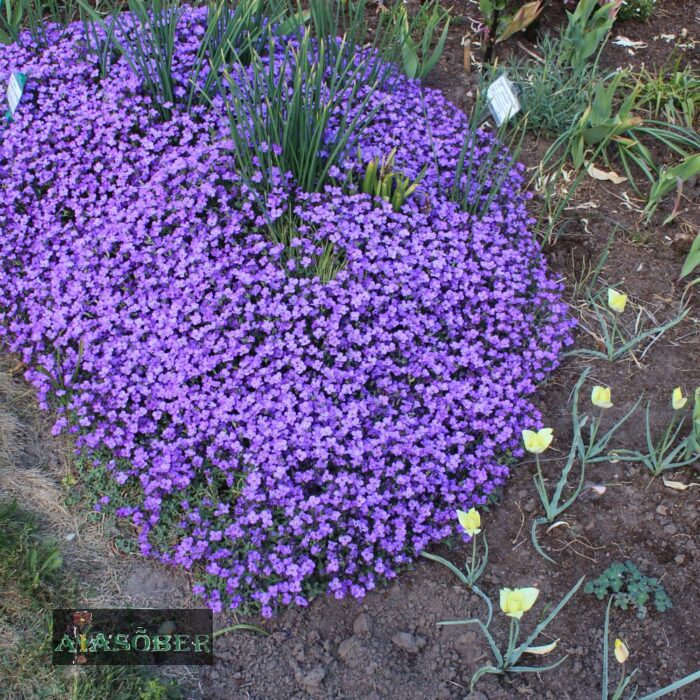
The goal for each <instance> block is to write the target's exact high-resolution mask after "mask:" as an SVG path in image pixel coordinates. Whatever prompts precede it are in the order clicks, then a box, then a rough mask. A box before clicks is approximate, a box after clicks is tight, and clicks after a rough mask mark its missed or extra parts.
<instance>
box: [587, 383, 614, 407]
mask: <svg viewBox="0 0 700 700" xmlns="http://www.w3.org/2000/svg"><path fill="white" fill-rule="evenodd" d="M591 403H592V404H593V405H594V406H598V407H599V408H612V405H613V404H612V401H611V400H610V387H604V386H594V387H593V392H592V393H591Z"/></svg>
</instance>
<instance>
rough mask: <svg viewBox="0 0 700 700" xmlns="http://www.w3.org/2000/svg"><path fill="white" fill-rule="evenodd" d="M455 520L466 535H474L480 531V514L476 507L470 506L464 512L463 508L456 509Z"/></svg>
mask: <svg viewBox="0 0 700 700" xmlns="http://www.w3.org/2000/svg"><path fill="white" fill-rule="evenodd" d="M457 520H459V524H460V525H461V526H462V527H463V528H464V531H465V532H466V533H467V534H468V535H471V536H472V537H474V535H478V534H479V533H480V532H481V516H480V515H479V511H477V509H476V508H470V509H469V510H468V511H467V512H466V513H465V512H464V511H463V510H458V511H457Z"/></svg>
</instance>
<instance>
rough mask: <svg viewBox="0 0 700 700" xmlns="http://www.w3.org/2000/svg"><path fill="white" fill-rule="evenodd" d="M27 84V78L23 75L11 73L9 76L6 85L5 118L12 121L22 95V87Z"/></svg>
mask: <svg viewBox="0 0 700 700" xmlns="http://www.w3.org/2000/svg"><path fill="white" fill-rule="evenodd" d="M26 83H27V76H26V75H25V74H24V73H13V74H12V75H11V76H10V82H9V83H8V84H7V107H8V110H7V118H8V120H9V119H12V117H13V116H14V114H15V112H16V111H17V107H18V105H19V101H20V100H21V99H22V94H23V93H24V86H25V85H26Z"/></svg>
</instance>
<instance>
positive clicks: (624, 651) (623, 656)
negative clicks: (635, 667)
mask: <svg viewBox="0 0 700 700" xmlns="http://www.w3.org/2000/svg"><path fill="white" fill-rule="evenodd" d="M629 655H630V652H629V649H628V648H627V645H626V644H625V643H624V642H623V641H622V640H621V639H616V640H615V658H616V659H617V663H619V664H624V663H625V661H627V659H628V658H629Z"/></svg>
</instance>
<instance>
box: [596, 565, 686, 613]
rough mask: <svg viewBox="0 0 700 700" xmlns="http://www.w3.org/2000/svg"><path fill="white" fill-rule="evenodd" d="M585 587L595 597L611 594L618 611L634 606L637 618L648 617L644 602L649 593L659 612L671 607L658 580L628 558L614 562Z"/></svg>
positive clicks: (601, 597) (600, 597) (648, 597)
mask: <svg viewBox="0 0 700 700" xmlns="http://www.w3.org/2000/svg"><path fill="white" fill-rule="evenodd" d="M584 590H585V591H586V593H593V595H595V596H596V598H598V600H603V598H605V597H606V596H608V595H612V597H613V603H614V605H615V607H617V608H620V609H621V610H628V609H629V608H630V607H632V608H636V610H637V617H638V618H639V619H640V620H643V619H644V618H645V617H646V616H647V604H648V603H649V602H650V601H651V599H652V595H653V598H654V607H655V608H656V609H657V610H658V611H659V612H666V611H667V610H669V609H670V608H671V607H672V604H671V599H670V598H669V597H668V594H667V593H666V590H665V589H664V587H663V586H662V585H661V584H660V583H659V580H658V579H656V578H652V577H650V576H645V575H644V574H643V573H642V572H641V571H640V570H639V569H638V568H637V567H636V566H635V565H634V564H633V563H632V562H631V561H626V562H625V563H624V564H621V563H620V562H615V563H614V564H612V565H611V566H609V567H608V568H607V569H606V570H605V571H604V572H603V573H602V574H601V575H600V576H599V577H598V578H597V579H595V580H594V581H589V582H588V583H587V584H586V587H585V589H584Z"/></svg>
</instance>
